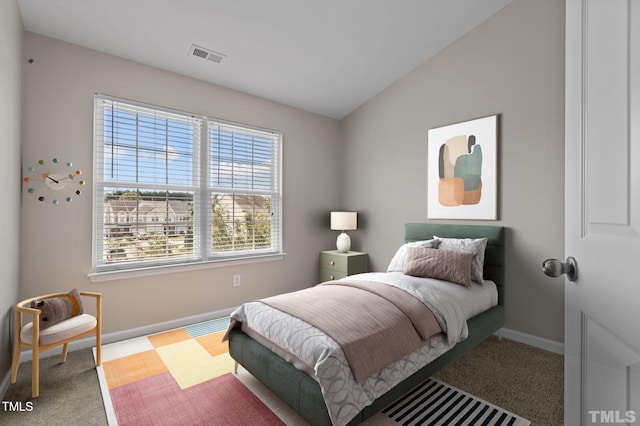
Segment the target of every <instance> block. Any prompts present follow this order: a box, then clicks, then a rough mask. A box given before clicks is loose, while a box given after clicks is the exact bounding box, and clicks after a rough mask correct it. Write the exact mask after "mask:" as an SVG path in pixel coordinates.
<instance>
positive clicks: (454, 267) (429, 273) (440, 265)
mask: <svg viewBox="0 0 640 426" xmlns="http://www.w3.org/2000/svg"><path fill="white" fill-rule="evenodd" d="M472 261H473V254H472V253H466V252H458V251H451V250H439V249H432V248H422V247H408V248H407V262H406V264H405V267H404V273H405V274H406V275H412V276H414V277H423V278H435V279H438V280H444V281H449V282H452V283H456V284H461V285H464V286H465V287H471V262H472Z"/></svg>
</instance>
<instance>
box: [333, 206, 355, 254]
mask: <svg viewBox="0 0 640 426" xmlns="http://www.w3.org/2000/svg"><path fill="white" fill-rule="evenodd" d="M331 229H332V230H334V231H342V232H341V233H340V235H338V239H337V240H336V248H337V249H338V251H339V252H340V253H346V252H348V251H349V249H350V248H351V238H349V236H348V235H347V233H346V232H345V231H352V230H354V229H358V213H357V212H331Z"/></svg>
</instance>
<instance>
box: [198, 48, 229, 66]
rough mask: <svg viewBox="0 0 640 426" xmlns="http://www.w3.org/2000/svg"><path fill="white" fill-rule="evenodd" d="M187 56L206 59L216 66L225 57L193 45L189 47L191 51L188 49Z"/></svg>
mask: <svg viewBox="0 0 640 426" xmlns="http://www.w3.org/2000/svg"><path fill="white" fill-rule="evenodd" d="M189 55H192V56H196V57H198V58H202V59H207V60H209V61H212V62H215V63H216V64H219V63H220V62H222V61H223V60H224V59H225V58H226V57H227V55H223V54H222V53H218V52H214V51H213V50H210V49H205V48H204V47H200V46H196V45H195V44H192V45H191V49H189Z"/></svg>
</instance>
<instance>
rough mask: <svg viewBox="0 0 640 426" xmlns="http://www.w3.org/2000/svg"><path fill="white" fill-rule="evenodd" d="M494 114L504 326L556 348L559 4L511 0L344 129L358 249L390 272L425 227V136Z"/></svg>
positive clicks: (560, 223)
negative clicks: (405, 235)
mask: <svg viewBox="0 0 640 426" xmlns="http://www.w3.org/2000/svg"><path fill="white" fill-rule="evenodd" d="M492 114H500V127H499V133H500V135H499V148H498V151H499V178H498V182H499V188H498V192H499V208H498V214H499V220H498V221H497V222H493V221H490V222H488V223H497V224H500V225H504V226H506V227H507V228H509V231H508V234H507V235H508V251H507V269H506V275H507V277H506V278H507V288H506V317H507V318H506V327H507V328H510V329H512V330H516V331H519V332H524V333H529V334H532V335H535V336H538V337H542V338H546V339H550V340H553V341H557V342H563V341H564V334H563V333H564V331H563V327H564V317H563V315H564V314H563V312H564V311H563V309H564V294H563V291H564V290H563V282H562V280H559V279H556V280H554V279H551V278H547V277H546V276H544V275H543V274H542V272H541V264H542V261H543V260H544V259H546V258H547V257H558V258H563V255H564V1H558V0H516V1H514V2H513V3H511V4H510V5H508V6H507V7H506V8H504V9H503V10H502V11H500V12H499V13H498V14H496V15H494V16H493V17H492V18H490V19H489V20H488V21H486V22H484V23H483V24H482V25H480V26H479V27H477V28H476V29H475V30H473V31H472V32H470V33H468V34H466V35H465V36H463V37H462V38H461V39H459V40H457V41H456V42H455V43H453V44H452V45H450V46H449V47H447V48H446V49H444V50H442V51H441V52H440V53H439V54H438V55H437V56H435V57H434V58H432V59H431V60H429V61H427V62H425V63H424V64H422V65H421V66H420V67H418V68H417V69H415V70H414V71H413V72H411V73H410V74H408V75H407V76H405V77H404V78H402V79H401V80H399V81H398V82H396V83H395V84H394V85H393V86H391V87H389V88H388V89H387V90H385V91H384V92H383V93H381V94H379V95H377V96H376V97H374V98H373V99H371V100H370V101H369V102H367V103H366V104H365V105H363V106H362V107H361V108H359V109H358V110H356V111H355V112H353V113H352V114H350V115H349V116H348V117H347V118H346V119H345V120H343V143H344V165H345V166H344V173H345V176H344V178H345V180H344V181H345V185H346V187H345V188H346V190H345V191H344V193H343V204H345V206H346V207H347V208H350V209H354V210H357V211H358V212H359V219H360V221H361V225H362V227H361V229H358V231H356V232H353V233H352V239H353V241H354V246H356V247H357V248H359V249H361V250H363V251H367V252H369V254H370V260H371V265H372V267H373V268H374V269H376V270H383V269H385V268H386V266H387V264H388V262H389V260H390V259H391V257H392V256H393V254H394V252H395V250H396V249H397V248H398V246H399V245H400V244H401V243H402V231H403V224H404V223H405V222H413V221H416V222H423V221H426V220H427V219H426V218H427V198H426V197H427V190H426V182H427V169H426V161H427V131H428V130H429V129H430V128H433V127H439V126H442V125H446V124H450V123H456V122H460V121H464V120H468V119H473V118H478V117H483V116H487V115H492ZM444 222H446V221H444ZM463 222H465V221H463ZM465 223H467V222H465ZM468 223H473V222H468ZM476 223H478V222H476ZM481 223H487V222H481Z"/></svg>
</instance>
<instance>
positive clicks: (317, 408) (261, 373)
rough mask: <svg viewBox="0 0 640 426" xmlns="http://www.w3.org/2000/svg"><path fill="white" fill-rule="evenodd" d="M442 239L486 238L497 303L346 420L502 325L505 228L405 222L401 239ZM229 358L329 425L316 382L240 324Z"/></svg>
mask: <svg viewBox="0 0 640 426" xmlns="http://www.w3.org/2000/svg"><path fill="white" fill-rule="evenodd" d="M434 235H437V236H439V237H443V238H483V237H486V238H488V243H487V248H486V251H485V260H484V277H485V279H488V280H492V281H494V282H495V283H496V285H497V286H498V305H497V306H495V307H493V308H491V309H489V310H487V311H485V312H483V313H481V314H478V315H476V316H475V317H473V318H471V319H470V320H469V321H468V322H467V323H468V326H469V337H468V338H467V339H466V340H464V341H462V342H460V343H458V344H457V345H455V346H454V347H453V348H451V349H450V350H449V351H447V352H445V353H444V354H442V355H441V356H440V357H438V358H436V359H435V360H433V361H432V362H431V363H429V364H427V365H426V366H424V367H423V368H422V369H420V370H418V371H417V372H416V373H414V374H413V375H412V376H410V377H408V378H407V379H405V380H404V381H402V382H401V383H399V384H398V385H397V386H395V387H394V388H392V389H390V390H389V391H388V392H387V393H385V394H384V395H382V396H380V397H379V398H378V399H376V400H375V401H374V402H373V404H371V405H369V406H367V407H365V408H364V409H363V410H362V411H361V412H360V413H359V414H358V415H357V416H356V417H355V418H354V419H353V420H352V421H351V422H349V425H356V424H360V423H361V422H363V421H364V420H366V419H368V418H370V417H372V416H373V415H375V414H376V413H378V412H379V411H381V410H383V409H384V408H385V407H387V406H388V405H389V404H391V403H392V402H394V401H395V400H396V399H398V398H400V397H401V396H403V395H405V394H406V393H408V392H409V391H410V390H411V389H413V388H415V387H416V386H418V385H419V384H420V383H422V382H423V381H425V380H426V379H427V378H428V377H430V376H431V375H433V374H434V373H435V372H437V371H439V370H440V369H442V368H443V367H445V366H447V365H448V364H450V363H451V362H453V361H454V360H456V359H457V358H458V357H460V356H461V355H462V354H464V353H465V352H467V351H468V350H469V349H471V348H473V347H474V346H476V345H478V344H479V343H480V342H482V341H483V340H485V339H486V338H488V337H489V336H491V335H492V334H494V333H495V332H496V331H498V330H499V329H500V328H502V327H503V325H504V284H505V283H504V266H505V262H504V256H505V247H504V245H505V229H504V228H503V227H501V226H475V225H445V224H425V223H408V224H405V234H404V240H405V242H411V241H420V240H428V239H431V238H433V236H434ZM229 353H230V354H231V357H232V358H233V359H234V360H236V361H237V362H238V363H239V364H241V365H242V366H243V367H244V368H245V369H247V370H248V371H249V372H250V373H251V374H252V375H253V376H255V377H256V378H257V379H258V380H260V382H262V383H263V384H264V385H265V386H266V387H267V388H269V389H270V390H271V391H273V392H274V393H275V394H277V395H278V396H279V397H280V398H281V399H282V400H283V401H284V402H285V403H286V404H287V405H289V406H290V407H291V408H292V409H293V410H294V411H296V412H297V413H298V414H300V416H301V417H303V418H304V419H305V420H307V421H308V422H309V423H311V424H313V425H330V424H331V421H330V419H329V413H328V411H327V407H326V405H325V403H324V399H323V398H322V392H321V389H320V385H319V384H318V382H316V381H315V380H314V379H313V378H311V377H310V376H309V375H307V374H306V373H304V372H302V371H300V370H298V369H297V368H295V367H294V366H293V365H292V364H290V363H288V362H287V361H285V360H283V359H282V358H280V357H279V356H278V355H276V354H275V353H273V352H272V351H271V350H269V349H267V348H266V347H265V346H263V345H261V344H260V343H258V342H256V341H255V340H253V339H252V338H250V337H249V336H247V335H246V334H245V333H243V332H242V331H241V330H240V329H236V330H234V331H232V332H231V334H230V337H229Z"/></svg>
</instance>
